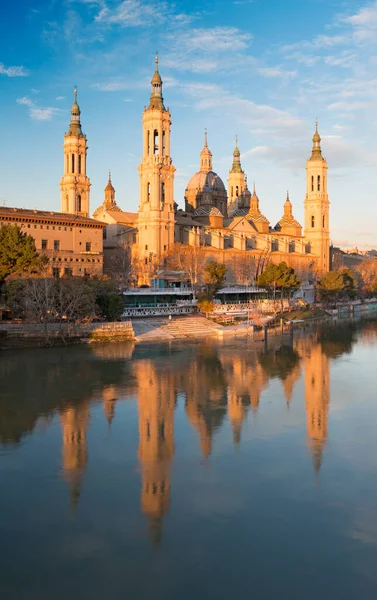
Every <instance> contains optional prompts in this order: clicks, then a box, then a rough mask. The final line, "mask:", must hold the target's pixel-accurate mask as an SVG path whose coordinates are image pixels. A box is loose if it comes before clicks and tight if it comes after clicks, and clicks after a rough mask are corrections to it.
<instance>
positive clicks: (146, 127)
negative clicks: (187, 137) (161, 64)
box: [138, 56, 175, 266]
mask: <svg viewBox="0 0 377 600" xmlns="http://www.w3.org/2000/svg"><path fill="white" fill-rule="evenodd" d="M151 84H152V92H151V97H150V102H149V106H148V108H145V109H144V113H143V120H142V124H143V157H142V160H141V164H140V165H139V167H138V170H139V176H140V205H139V214H138V231H139V240H138V244H139V258H140V259H141V261H142V262H143V263H144V264H145V265H147V264H148V263H149V262H151V261H154V262H155V263H156V264H157V265H158V266H159V265H160V264H161V258H162V256H163V254H164V253H165V252H166V251H168V250H169V249H170V248H171V247H172V246H173V245H174V224H175V220H174V172H175V167H174V166H173V162H172V159H171V157H170V125H171V115H170V112H169V110H167V109H166V108H165V106H164V99H163V97H162V80H161V76H160V73H159V71H158V56H156V70H155V73H154V75H153V77H152V81H151Z"/></svg>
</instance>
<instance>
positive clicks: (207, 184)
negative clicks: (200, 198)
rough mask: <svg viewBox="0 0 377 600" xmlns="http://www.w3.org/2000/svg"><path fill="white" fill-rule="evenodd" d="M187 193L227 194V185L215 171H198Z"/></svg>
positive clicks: (191, 180) (192, 178)
mask: <svg viewBox="0 0 377 600" xmlns="http://www.w3.org/2000/svg"><path fill="white" fill-rule="evenodd" d="M186 191H187V192H190V191H195V192H225V191H226V190H225V185H224V183H223V181H222V179H221V177H219V176H218V175H217V173H214V171H198V172H197V173H195V175H193V177H191V179H190V181H189V183H188V185H187V188H186Z"/></svg>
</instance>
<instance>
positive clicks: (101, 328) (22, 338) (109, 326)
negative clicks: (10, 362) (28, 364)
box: [0, 321, 134, 349]
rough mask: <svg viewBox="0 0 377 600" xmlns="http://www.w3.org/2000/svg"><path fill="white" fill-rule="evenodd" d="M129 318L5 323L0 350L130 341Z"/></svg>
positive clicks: (131, 333)
mask: <svg viewBox="0 0 377 600" xmlns="http://www.w3.org/2000/svg"><path fill="white" fill-rule="evenodd" d="M133 339H134V331H133V328H132V323H131V321H123V322H121V323H78V324H73V323H49V324H48V325H45V324H39V323H21V324H18V323H4V324H0V349H1V348H20V347H23V346H28V347H33V346H55V345H60V344H74V343H80V342H84V343H93V342H115V341H124V340H133Z"/></svg>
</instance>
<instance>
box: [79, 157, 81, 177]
mask: <svg viewBox="0 0 377 600" xmlns="http://www.w3.org/2000/svg"><path fill="white" fill-rule="evenodd" d="M79 174H81V154H79Z"/></svg>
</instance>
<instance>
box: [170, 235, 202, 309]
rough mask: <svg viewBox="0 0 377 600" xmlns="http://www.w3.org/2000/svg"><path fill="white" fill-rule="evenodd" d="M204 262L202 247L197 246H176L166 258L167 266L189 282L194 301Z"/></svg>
mask: <svg viewBox="0 0 377 600" xmlns="http://www.w3.org/2000/svg"><path fill="white" fill-rule="evenodd" d="M205 261H206V254H205V250H204V246H201V245H199V244H198V245H194V246H186V245H183V244H176V245H175V246H174V248H173V250H172V252H170V253H169V255H168V256H167V265H168V266H169V267H170V268H172V269H176V270H177V271H181V272H182V273H183V274H184V275H185V276H186V277H187V279H188V280H189V281H190V285H191V288H192V291H193V296H194V299H195V298H196V292H197V289H198V286H199V285H200V283H201V278H202V274H203V268H204V265H205Z"/></svg>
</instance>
